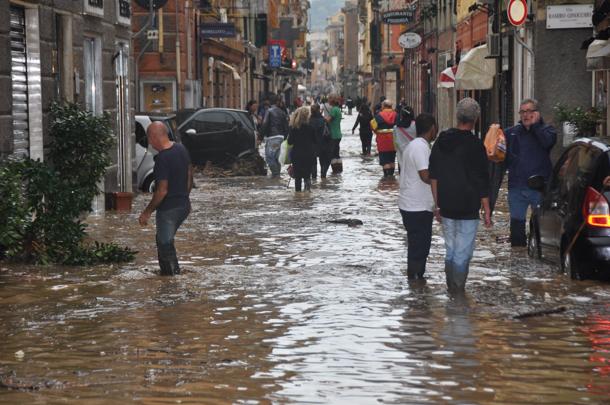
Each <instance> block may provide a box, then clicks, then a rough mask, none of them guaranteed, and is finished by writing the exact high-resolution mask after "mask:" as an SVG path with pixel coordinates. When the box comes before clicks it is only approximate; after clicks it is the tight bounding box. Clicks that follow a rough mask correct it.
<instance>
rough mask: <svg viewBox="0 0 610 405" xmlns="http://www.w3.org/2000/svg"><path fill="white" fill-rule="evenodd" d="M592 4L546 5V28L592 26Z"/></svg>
mask: <svg viewBox="0 0 610 405" xmlns="http://www.w3.org/2000/svg"><path fill="white" fill-rule="evenodd" d="M592 17H593V4H563V5H561V6H546V28H547V29H562V28H592V27H593V21H592Z"/></svg>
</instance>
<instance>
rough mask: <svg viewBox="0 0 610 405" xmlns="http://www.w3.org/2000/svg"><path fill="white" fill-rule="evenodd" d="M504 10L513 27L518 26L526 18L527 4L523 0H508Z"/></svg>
mask: <svg viewBox="0 0 610 405" xmlns="http://www.w3.org/2000/svg"><path fill="white" fill-rule="evenodd" d="M506 12H507V14H508V21H510V23H511V24H512V25H514V26H515V27H518V26H520V25H522V24H523V23H524V22H525V19H526V18H527V4H526V3H525V0H510V2H509V3H508V7H507V9H506Z"/></svg>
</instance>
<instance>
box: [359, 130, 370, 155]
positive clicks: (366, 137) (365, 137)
mask: <svg viewBox="0 0 610 405" xmlns="http://www.w3.org/2000/svg"><path fill="white" fill-rule="evenodd" d="M372 141H373V133H372V132H360V142H362V154H363V155H370V154H371V142H372Z"/></svg>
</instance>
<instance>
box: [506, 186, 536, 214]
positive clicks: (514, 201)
mask: <svg viewBox="0 0 610 405" xmlns="http://www.w3.org/2000/svg"><path fill="white" fill-rule="evenodd" d="M541 202H542V195H541V194H540V192H538V191H536V190H532V189H530V188H527V187H515V188H509V189H508V208H509V210H510V218H511V219H514V220H517V221H525V218H526V215H527V208H528V207H531V208H532V211H534V210H535V209H537V208H538V206H539V205H540V203H541Z"/></svg>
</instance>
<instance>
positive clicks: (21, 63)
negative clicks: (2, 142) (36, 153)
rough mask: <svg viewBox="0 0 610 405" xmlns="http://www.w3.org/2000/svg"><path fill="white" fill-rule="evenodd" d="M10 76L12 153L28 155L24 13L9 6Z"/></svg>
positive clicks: (19, 155)
mask: <svg viewBox="0 0 610 405" xmlns="http://www.w3.org/2000/svg"><path fill="white" fill-rule="evenodd" d="M10 13H11V23H10V35H11V77H12V95H13V109H12V111H13V154H14V155H15V156H18V157H28V156H29V146H30V145H29V143H30V142H29V131H28V75H27V60H26V45H25V13H24V10H23V9H21V8H17V7H11V9H10Z"/></svg>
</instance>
